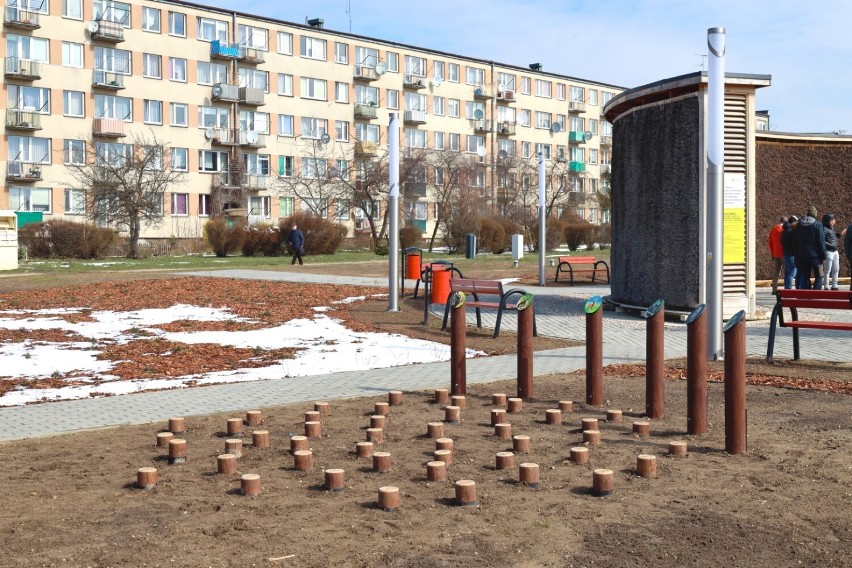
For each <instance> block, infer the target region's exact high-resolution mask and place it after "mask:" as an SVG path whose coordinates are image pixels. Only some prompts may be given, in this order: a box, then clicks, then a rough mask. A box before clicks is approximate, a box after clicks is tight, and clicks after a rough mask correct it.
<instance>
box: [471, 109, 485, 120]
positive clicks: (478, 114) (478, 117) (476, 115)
mask: <svg viewBox="0 0 852 568" xmlns="http://www.w3.org/2000/svg"><path fill="white" fill-rule="evenodd" d="M483 116H485V114H484V113H483V112H482V109H476V110H475V111H473V118H475V119H476V120H482V117H483Z"/></svg>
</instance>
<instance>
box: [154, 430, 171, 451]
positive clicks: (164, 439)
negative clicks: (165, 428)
mask: <svg viewBox="0 0 852 568" xmlns="http://www.w3.org/2000/svg"><path fill="white" fill-rule="evenodd" d="M174 437H175V435H174V434H172V433H171V432H160V433H159V434H157V447H158V448H168V447H169V440H171V439H172V438H174Z"/></svg>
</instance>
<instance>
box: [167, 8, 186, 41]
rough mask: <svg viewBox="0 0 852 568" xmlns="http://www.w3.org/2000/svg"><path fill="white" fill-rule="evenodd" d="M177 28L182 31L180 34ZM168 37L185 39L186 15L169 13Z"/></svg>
mask: <svg viewBox="0 0 852 568" xmlns="http://www.w3.org/2000/svg"><path fill="white" fill-rule="evenodd" d="M179 28H180V29H182V30H183V31H182V32H181V31H180V29H179ZM169 35H171V36H175V37H186V14H184V13H183V12H172V11H169Z"/></svg>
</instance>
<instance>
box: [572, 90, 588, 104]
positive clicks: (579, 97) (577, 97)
mask: <svg viewBox="0 0 852 568" xmlns="http://www.w3.org/2000/svg"><path fill="white" fill-rule="evenodd" d="M585 100H586V97H585V93H584V89H583V87H571V102H576V103H582V102H584V101H585Z"/></svg>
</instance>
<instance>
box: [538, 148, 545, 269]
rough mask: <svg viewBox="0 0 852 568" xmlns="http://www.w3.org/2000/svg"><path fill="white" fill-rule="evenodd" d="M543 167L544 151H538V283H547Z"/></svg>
mask: <svg viewBox="0 0 852 568" xmlns="http://www.w3.org/2000/svg"><path fill="white" fill-rule="evenodd" d="M544 182H545V169H544V153H542V152H539V153H538V285H539V286H545V285H546V284H547V282H546V279H545V277H544V253H545V252H547V227H546V226H545V218H544V216H545V190H544Z"/></svg>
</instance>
